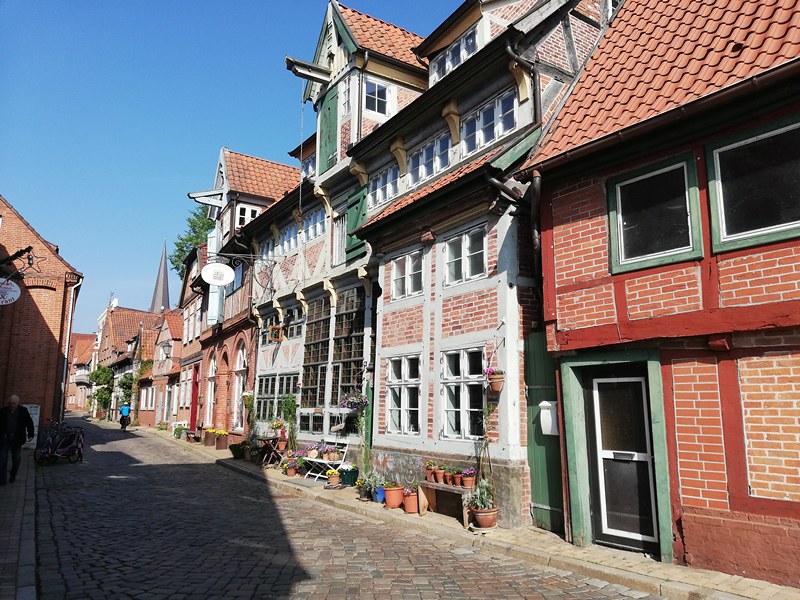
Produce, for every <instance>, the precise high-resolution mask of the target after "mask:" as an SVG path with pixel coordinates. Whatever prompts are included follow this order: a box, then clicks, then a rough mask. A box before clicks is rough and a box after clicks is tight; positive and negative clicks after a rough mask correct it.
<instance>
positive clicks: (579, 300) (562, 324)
mask: <svg viewBox="0 0 800 600" xmlns="http://www.w3.org/2000/svg"><path fill="white" fill-rule="evenodd" d="M556 309H557V311H558V326H559V329H564V330H566V329H578V328H581V327H593V326H596V325H610V324H612V323H615V322H616V320H617V311H616V307H615V306H614V289H613V287H612V286H611V284H610V283H607V284H605V285H599V286H594V287H589V288H585V289H579V290H576V291H574V292H564V293H562V294H561V295H559V296H558V299H557V301H556Z"/></svg>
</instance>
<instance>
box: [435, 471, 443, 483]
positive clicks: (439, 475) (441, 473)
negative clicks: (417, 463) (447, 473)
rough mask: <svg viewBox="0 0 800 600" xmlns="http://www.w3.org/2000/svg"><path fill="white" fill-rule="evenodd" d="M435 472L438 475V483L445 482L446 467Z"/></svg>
mask: <svg viewBox="0 0 800 600" xmlns="http://www.w3.org/2000/svg"><path fill="white" fill-rule="evenodd" d="M433 474H434V475H435V476H436V483H444V469H436V470H435V471H434V472H433Z"/></svg>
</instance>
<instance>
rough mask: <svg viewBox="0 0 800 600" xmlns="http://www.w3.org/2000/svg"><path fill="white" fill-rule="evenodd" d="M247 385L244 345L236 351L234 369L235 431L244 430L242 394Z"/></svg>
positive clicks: (240, 345)
mask: <svg viewBox="0 0 800 600" xmlns="http://www.w3.org/2000/svg"><path fill="white" fill-rule="evenodd" d="M245 385H247V350H246V349H245V347H244V344H243V343H242V344H239V347H238V348H237V349H236V368H235V369H234V386H233V430H234V431H243V430H244V400H243V399H242V393H243V392H244V386H245Z"/></svg>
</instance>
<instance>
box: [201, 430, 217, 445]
mask: <svg viewBox="0 0 800 600" xmlns="http://www.w3.org/2000/svg"><path fill="white" fill-rule="evenodd" d="M216 443H217V436H216V435H215V434H213V433H211V432H210V431H206V432H205V433H204V434H203V445H205V446H214V445H216Z"/></svg>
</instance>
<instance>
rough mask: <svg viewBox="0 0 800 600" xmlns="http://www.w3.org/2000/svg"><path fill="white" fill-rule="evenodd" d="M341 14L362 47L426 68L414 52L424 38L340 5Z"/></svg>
mask: <svg viewBox="0 0 800 600" xmlns="http://www.w3.org/2000/svg"><path fill="white" fill-rule="evenodd" d="M339 12H340V14H341V15H342V18H343V19H344V22H345V24H346V25H347V27H348V29H350V32H351V33H352V34H353V37H354V38H355V40H356V44H358V45H359V46H360V47H362V48H365V49H368V50H371V51H373V52H378V53H380V54H383V55H384V56H389V57H391V58H394V59H396V60H400V61H402V62H404V63H407V64H410V65H413V66H415V67H424V66H425V63H424V62H420V61H419V60H418V59H417V56H416V55H415V54H414V51H413V50H412V49H413V48H415V47H416V46H419V45H420V44H421V43H422V40H423V38H422V37H420V36H418V35H417V34H416V33H411V32H410V31H406V30H405V29H403V28H402V27H398V26H397V25H392V24H391V23H387V22H385V21H381V20H380V19H376V18H375V17H370V16H369V15H365V14H364V13H360V12H358V11H357V10H354V9H352V8H348V7H347V6H343V5H342V4H339Z"/></svg>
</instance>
